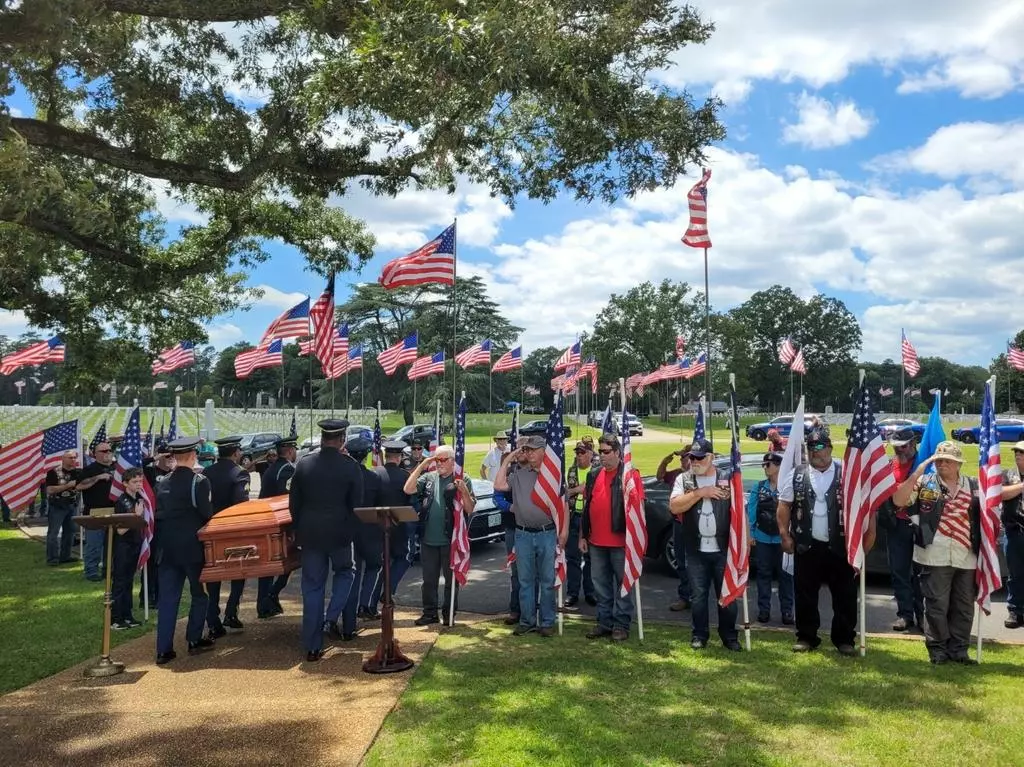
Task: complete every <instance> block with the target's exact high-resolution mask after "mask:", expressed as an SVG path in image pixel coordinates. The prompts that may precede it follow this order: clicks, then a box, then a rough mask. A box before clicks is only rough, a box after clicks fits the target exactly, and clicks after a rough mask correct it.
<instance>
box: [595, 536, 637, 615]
mask: <svg viewBox="0 0 1024 767" xmlns="http://www.w3.org/2000/svg"><path fill="white" fill-rule="evenodd" d="M588 548H589V549H590V566H591V567H592V568H593V574H594V594H595V595H596V596H597V625H598V627H599V628H602V629H607V630H608V631H611V630H612V629H622V630H623V631H625V632H626V633H629V624H630V622H631V621H632V620H633V592H632V591H630V592H629V594H627V595H626V596H620V594H621V593H622V592H621V587H622V578H623V576H624V574H625V572H626V550H625V549H623V548H620V547H619V546H594V545H590V546H589V547H588Z"/></svg>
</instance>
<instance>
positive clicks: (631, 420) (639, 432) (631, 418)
mask: <svg viewBox="0 0 1024 767" xmlns="http://www.w3.org/2000/svg"><path fill="white" fill-rule="evenodd" d="M626 423H627V424H629V436H631V437H642V436H644V424H643V422H642V421H641V420H640V419H639V418H637V417H636V416H635V415H633V414H632V413H626ZM599 425H600V424H599ZM621 425H622V415H621V414H620V415H618V416H616V417H615V418H613V419H612V431H613V432H614V433H616V434H618V433H619V429H620V427H621Z"/></svg>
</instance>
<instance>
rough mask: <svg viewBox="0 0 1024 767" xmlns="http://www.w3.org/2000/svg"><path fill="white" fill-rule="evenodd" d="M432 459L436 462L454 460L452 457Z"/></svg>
mask: <svg viewBox="0 0 1024 767" xmlns="http://www.w3.org/2000/svg"><path fill="white" fill-rule="evenodd" d="M434 460H435V461H437V462H438V463H448V462H449V461H451V460H454V459H452V458H435V459H434Z"/></svg>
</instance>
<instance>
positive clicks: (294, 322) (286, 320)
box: [259, 298, 309, 348]
mask: <svg viewBox="0 0 1024 767" xmlns="http://www.w3.org/2000/svg"><path fill="white" fill-rule="evenodd" d="M308 335H309V299H308V298H304V299H302V300H301V301H299V303H297V304H295V306H293V307H292V308H291V309H289V310H287V311H286V312H284V314H282V315H281V316H280V317H278V318H277V319H276V320H274V321H273V322H271V323H270V325H269V326H268V327H267V329H266V330H265V331H264V332H263V338H262V339H260V343H259V346H260V348H265V347H266V346H267V344H269V343H270V342H271V341H273V340H275V339H278V338H298V337H299V336H308Z"/></svg>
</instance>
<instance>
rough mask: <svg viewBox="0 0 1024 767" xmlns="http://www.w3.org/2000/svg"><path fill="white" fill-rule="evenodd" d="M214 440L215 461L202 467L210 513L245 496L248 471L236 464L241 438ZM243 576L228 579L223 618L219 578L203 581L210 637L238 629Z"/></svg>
mask: <svg viewBox="0 0 1024 767" xmlns="http://www.w3.org/2000/svg"><path fill="white" fill-rule="evenodd" d="M215 442H216V444H217V462H216V463H215V464H213V465H212V466H208V467H206V468H205V469H203V474H204V475H205V476H206V478H207V479H209V480H210V488H211V490H212V492H213V513H214V514H217V513H218V512H220V511H224V509H226V508H229V507H230V506H235V505H237V504H239V503H244V502H245V501H248V500H249V472H247V471H246V470H245V469H243V468H242V467H241V466H239V463H241V460H242V438H241V437H222V438H221V439H218V440H215ZM244 589H245V579H244V578H238V579H236V580H233V581H231V593H230V594H228V602H227V604H226V605H225V606H224V622H223V623H222V622H221V620H220V582H219V581H217V582H213V583H207V584H206V591H207V593H208V594H209V595H210V605H209V609H208V610H207V614H206V625H207V627H208V628H209V630H210V637H211V638H212V639H219V638H220V637H222V636H225V635H226V634H227V633H228V632H227V630H226V629H229V628H230V629H236V630H241V629H242V628H243V626H242V622H241V621H240V620H238V603H239V602H240V601H241V600H242V591H243V590H244Z"/></svg>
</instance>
